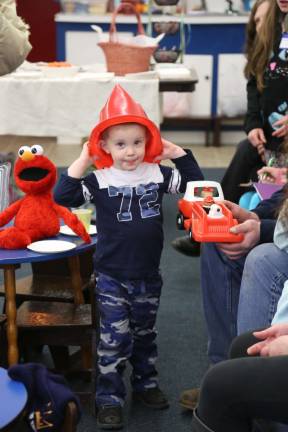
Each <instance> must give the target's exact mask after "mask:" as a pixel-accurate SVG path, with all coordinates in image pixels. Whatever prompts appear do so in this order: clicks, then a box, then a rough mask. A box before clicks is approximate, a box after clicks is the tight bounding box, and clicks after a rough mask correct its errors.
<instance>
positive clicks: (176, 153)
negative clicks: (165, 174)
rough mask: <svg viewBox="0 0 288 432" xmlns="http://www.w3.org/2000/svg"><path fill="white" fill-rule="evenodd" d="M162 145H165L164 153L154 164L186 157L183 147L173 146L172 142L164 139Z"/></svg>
mask: <svg viewBox="0 0 288 432" xmlns="http://www.w3.org/2000/svg"><path fill="white" fill-rule="evenodd" d="M162 144H163V151H162V153H161V155H159V156H156V158H155V159H154V162H157V161H159V160H164V159H177V158H179V157H181V156H185V155H186V152H185V150H184V149H183V148H182V147H180V146H178V145H176V144H173V143H172V142H171V141H167V140H166V139H164V138H162Z"/></svg>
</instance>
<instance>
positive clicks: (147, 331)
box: [55, 85, 203, 429]
mask: <svg viewBox="0 0 288 432" xmlns="http://www.w3.org/2000/svg"><path fill="white" fill-rule="evenodd" d="M89 152H90V153H89ZM90 155H91V156H90ZM92 158H94V161H95V164H96V166H97V167H98V168H102V169H98V170H96V171H94V172H93V173H91V174H89V175H87V176H86V177H84V178H82V175H83V174H84V172H85V170H86V168H88V167H89V166H90V165H91V163H92ZM156 158H157V159H158V160H161V159H173V161H174V163H175V165H176V167H177V169H172V168H170V167H166V166H161V165H158V163H156V162H154V161H155V159H156ZM201 179H203V175H202V173H201V171H200V169H199V166H198V164H197V162H196V160H195V159H194V157H193V155H192V153H191V152H190V151H185V150H183V149H182V148H181V147H178V146H177V145H175V144H172V143H171V142H169V141H166V140H161V136H160V133H159V130H158V128H157V127H156V126H155V125H154V123H152V122H151V121H150V120H149V119H148V118H147V116H146V114H145V113H144V111H143V109H142V107H141V106H140V105H139V104H137V103H136V102H134V100H133V99H132V98H131V97H130V96H129V95H128V93H126V92H125V91H124V90H123V89H122V88H121V87H120V86H119V85H117V86H116V87H115V88H114V89H113V91H112V93H111V95H110V98H109V99H108V101H107V103H106V105H105V107H104V108H103V110H102V111H101V114H100V122H99V124H98V125H97V126H96V127H95V129H94V130H93V132H92V134H91V137H90V140H89V144H88V145H87V144H85V145H84V147H83V150H82V152H81V154H80V156H79V158H78V159H76V161H75V162H73V163H72V165H71V166H70V167H69V168H68V175H67V174H64V175H62V177H61V179H60V181H59V183H58V185H57V188H56V191H55V199H56V201H57V202H58V203H61V204H63V205H66V206H73V207H77V206H80V205H82V204H83V203H84V201H91V202H93V203H94V204H95V206H96V212H97V213H96V214H97V232H98V238H97V247H96V252H95V257H94V265H95V271H96V272H97V287H96V295H97V301H98V304H99V313H100V323H101V330H100V333H101V334H100V342H99V346H98V366H99V376H98V382H97V389H96V405H97V409H98V415H97V423H98V426H99V427H101V428H103V429H120V428H122V426H123V419H122V408H121V407H122V405H123V403H124V399H125V387H124V384H123V380H122V374H123V371H124V367H125V363H126V360H128V359H129V361H130V363H131V365H132V369H133V373H132V377H131V384H132V387H133V395H134V397H135V398H136V399H138V400H140V401H141V402H143V403H144V404H146V405H147V406H149V407H151V408H155V409H163V408H167V407H168V401H167V399H166V397H165V395H164V394H163V393H162V391H161V390H160V389H159V387H158V379H157V371H156V368H155V362H156V359H157V347H156V343H155V339H156V330H155V322H156V316H157V310H158V306H159V298H160V293H161V287H162V278H161V275H160V272H159V262H160V256H161V252H162V247H163V231H162V198H163V194H164V193H177V192H184V191H185V188H186V183H187V181H191V180H201Z"/></svg>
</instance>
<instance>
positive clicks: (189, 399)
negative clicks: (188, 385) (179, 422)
mask: <svg viewBox="0 0 288 432" xmlns="http://www.w3.org/2000/svg"><path fill="white" fill-rule="evenodd" d="M199 393H200V389H199V388H193V389H191V390H185V391H184V392H183V393H182V394H181V396H180V399H179V403H180V405H181V406H182V407H183V408H186V409H188V410H191V411H194V409H195V408H196V406H197V404H198V399H199Z"/></svg>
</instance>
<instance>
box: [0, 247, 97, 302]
mask: <svg viewBox="0 0 288 432" xmlns="http://www.w3.org/2000/svg"><path fill="white" fill-rule="evenodd" d="M93 253H94V249H90V250H88V251H86V252H84V253H83V254H81V255H79V262H80V273H81V278H82V291H83V294H84V297H85V298H86V299H87V297H89V283H90V278H91V275H92V274H93ZM31 268H32V275H29V276H26V277H23V278H20V279H17V283H16V303H17V306H20V305H21V303H22V302H23V301H25V300H44V301H59V302H70V303H72V302H73V301H74V293H73V289H72V286H71V276H70V268H69V263H68V259H67V258H61V259H58V260H52V261H44V262H41V261H40V262H33V263H32V264H31ZM4 292H5V291H4V285H0V296H4Z"/></svg>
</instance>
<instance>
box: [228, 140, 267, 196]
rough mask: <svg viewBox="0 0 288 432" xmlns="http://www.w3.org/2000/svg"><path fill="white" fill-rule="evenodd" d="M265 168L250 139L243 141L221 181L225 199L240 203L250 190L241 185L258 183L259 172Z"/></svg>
mask: <svg viewBox="0 0 288 432" xmlns="http://www.w3.org/2000/svg"><path fill="white" fill-rule="evenodd" d="M263 166H264V163H263V161H262V159H261V157H260V156H259V154H258V151H257V149H256V147H253V146H252V144H251V143H250V141H249V140H248V139H245V140H243V141H241V142H240V143H239V144H238V146H237V149H236V152H235V154H234V156H233V158H232V160H231V162H230V165H229V166H228V168H227V170H226V172H225V174H224V177H223V179H222V181H221V186H222V189H223V193H224V197H225V199H227V200H229V201H232V202H235V203H238V202H239V198H240V197H241V195H242V194H243V193H244V192H247V191H248V190H249V189H247V188H243V187H240V186H239V184H240V183H248V182H249V180H252V181H257V179H258V176H257V171H258V170H259V169H260V168H262V167H263Z"/></svg>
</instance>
